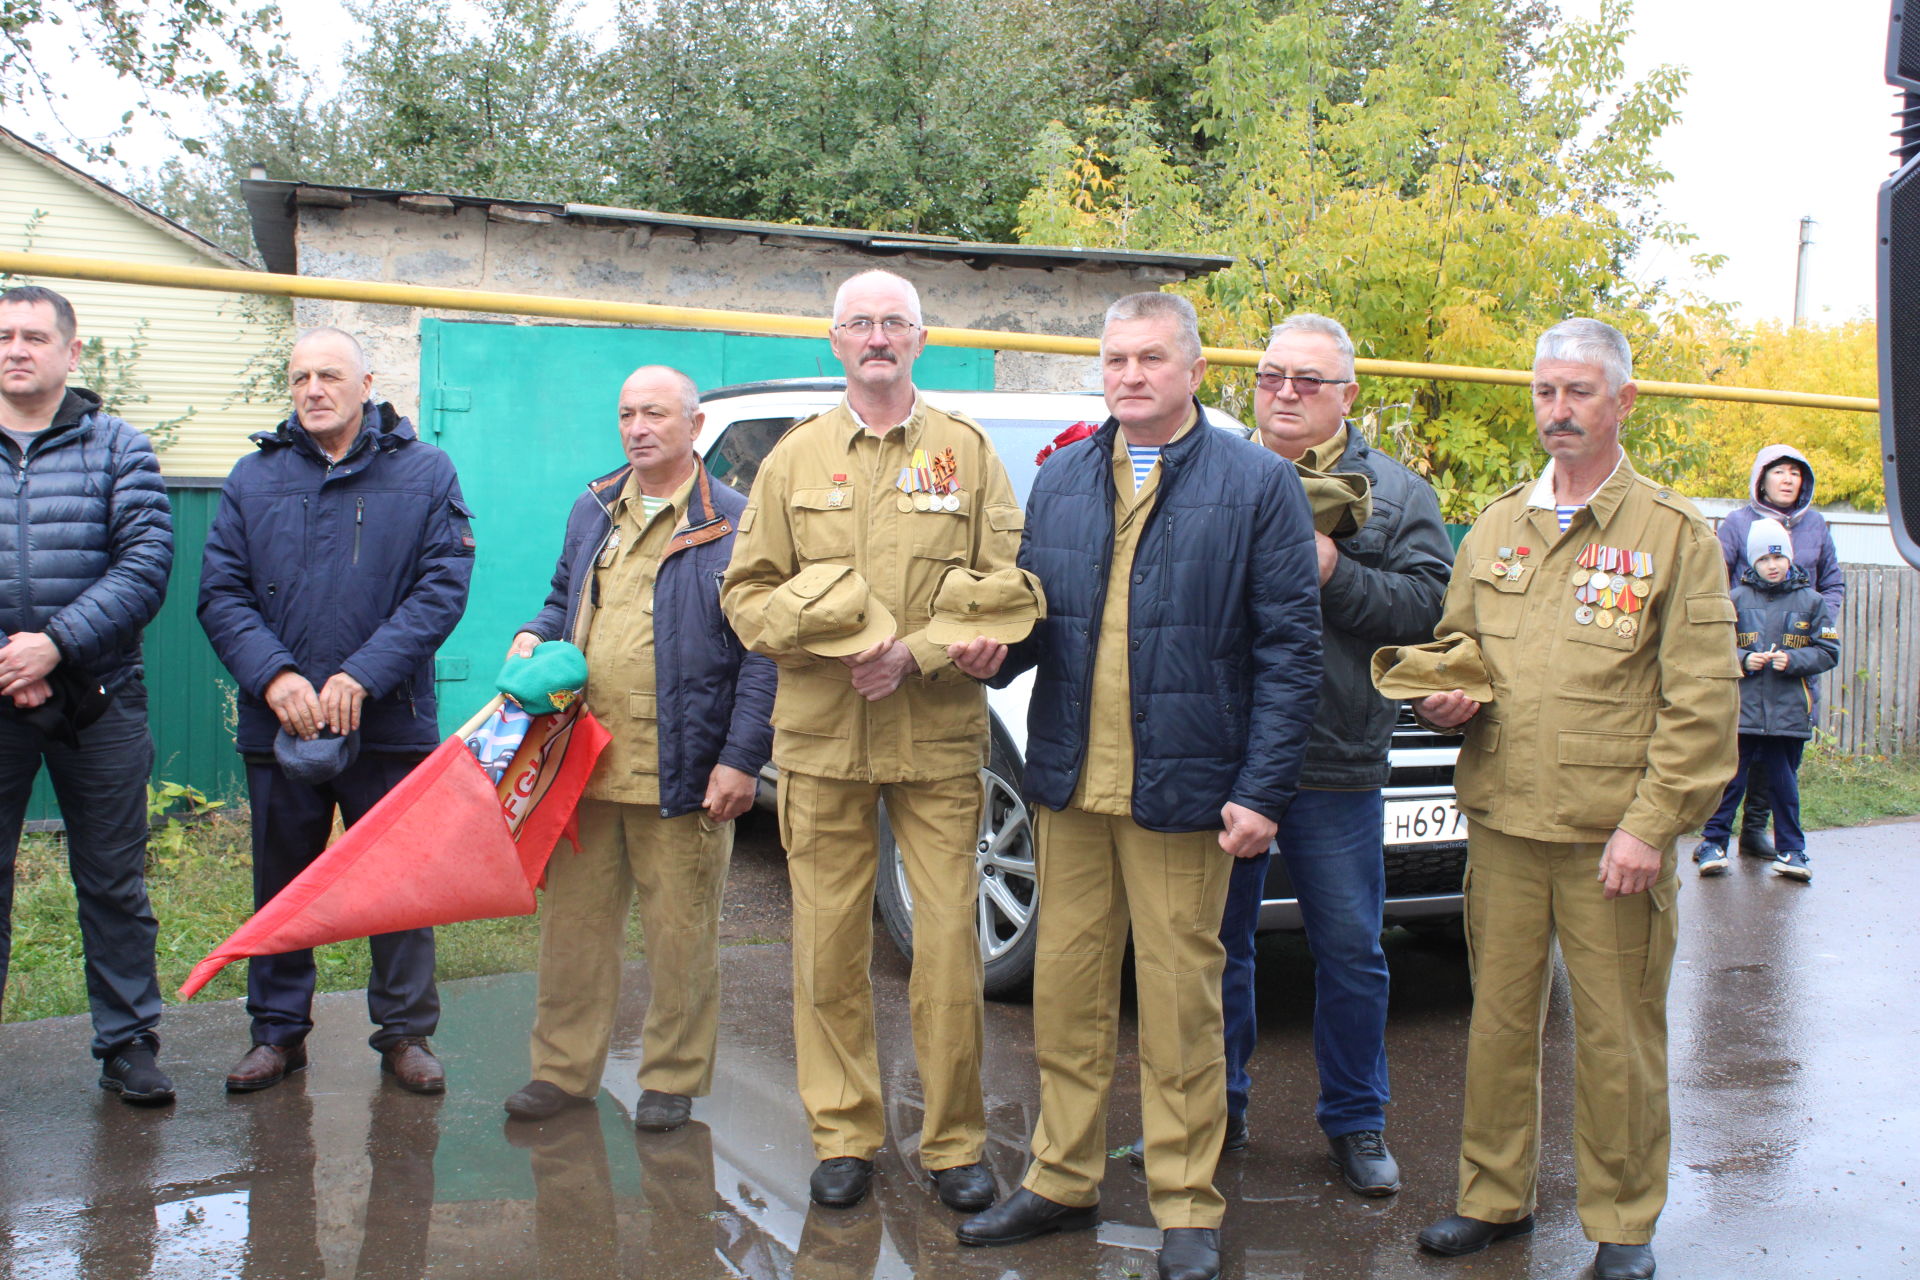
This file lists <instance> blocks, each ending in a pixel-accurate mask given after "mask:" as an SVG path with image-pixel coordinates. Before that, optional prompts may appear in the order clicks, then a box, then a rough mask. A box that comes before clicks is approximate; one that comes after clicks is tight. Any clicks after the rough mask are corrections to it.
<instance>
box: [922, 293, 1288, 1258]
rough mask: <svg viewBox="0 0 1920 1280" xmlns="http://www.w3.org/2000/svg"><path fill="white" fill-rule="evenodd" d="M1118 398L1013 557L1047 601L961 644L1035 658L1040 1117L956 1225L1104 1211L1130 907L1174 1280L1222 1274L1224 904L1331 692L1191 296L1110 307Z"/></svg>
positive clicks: (1151, 1194) (1068, 455)
mask: <svg viewBox="0 0 1920 1280" xmlns="http://www.w3.org/2000/svg"><path fill="white" fill-rule="evenodd" d="M1100 348H1101V363H1102V370H1103V377H1104V380H1105V383H1106V395H1107V407H1108V409H1109V410H1111V412H1112V415H1113V416H1112V417H1110V418H1109V419H1108V420H1107V422H1106V424H1105V425H1104V426H1102V427H1101V428H1100V430H1099V431H1098V432H1096V433H1095V434H1094V435H1093V437H1092V438H1090V439H1088V440H1083V441H1080V442H1077V443H1075V444H1071V445H1069V446H1067V447H1066V448H1064V449H1062V450H1060V451H1059V452H1058V453H1056V454H1054V455H1053V456H1052V457H1051V458H1049V459H1048V460H1047V463H1046V465H1045V466H1043V467H1042V468H1041V470H1040V474H1039V475H1038V477H1036V479H1035V482H1034V487H1033V493H1032V496H1031V497H1030V498H1029V499H1028V503H1027V520H1026V529H1025V532H1024V534H1023V535H1022V540H1021V546H1020V566H1021V567H1022V568H1024V569H1028V570H1031V571H1032V572H1034V573H1035V574H1037V575H1039V578H1040V582H1041V585H1042V587H1043V588H1044V590H1045V592H1046V599H1047V616H1046V618H1045V620H1044V621H1042V622H1041V623H1040V624H1039V626H1038V628H1037V629H1036V630H1035V631H1034V633H1033V635H1032V636H1031V637H1030V638H1029V639H1027V640H1024V641H1022V642H1021V643H1020V644H1018V645H1016V646H1014V647H1013V649H1012V650H1011V652H1009V651H1008V649H1007V648H1006V646H1004V645H997V644H994V643H993V642H992V641H989V640H986V639H984V638H982V639H978V640H975V641H973V642H972V643H971V644H968V645H956V646H954V647H953V649H952V650H951V651H950V656H951V657H952V659H953V661H954V663H955V664H956V665H957V666H959V667H960V669H961V670H962V671H965V672H966V673H967V674H969V675H972V676H974V677H975V678H976V679H986V678H991V679H993V680H994V681H995V682H996V683H1003V682H1005V681H1008V680H1010V679H1012V678H1013V677H1014V676H1015V675H1017V674H1019V673H1020V672H1022V671H1025V670H1027V669H1028V668H1030V667H1032V668H1037V669H1038V670H1037V674H1036V677H1035V681H1034V688H1033V701H1032V704H1031V708H1030V710H1029V713H1028V730H1027V733H1028V737H1027V748H1028V754H1027V771H1026V794H1027V799H1028V801H1029V802H1030V803H1032V804H1034V805H1035V806H1037V808H1038V812H1037V813H1036V819H1037V823H1038V843H1039V855H1038V856H1039V866H1040V897H1041V900H1042V901H1043V902H1044V903H1045V904H1046V908H1045V910H1043V911H1041V913H1040V925H1039V927H1040V935H1039V947H1038V952H1037V954H1038V957H1039V961H1038V963H1039V967H1038V969H1037V970H1036V971H1035V974H1034V983H1033V988H1034V997H1033V999H1034V1006H1033V1015H1034V1016H1033V1023H1034V1048H1035V1054H1036V1056H1037V1058H1038V1059H1039V1063H1040V1119H1039V1123H1038V1124H1037V1125H1036V1126H1035V1128H1034V1133H1033V1141H1032V1151H1033V1163H1032V1164H1031V1165H1030V1166H1029V1167H1028V1169H1027V1174H1026V1177H1025V1179H1024V1180H1023V1182H1022V1185H1021V1187H1020V1189H1019V1190H1017V1191H1015V1192H1014V1193H1013V1194H1012V1195H1010V1196H1008V1197H1007V1198H1006V1199H1004V1200H1002V1201H1001V1202H1000V1203H999V1204H997V1205H995V1206H994V1207H993V1208H992V1209H989V1210H988V1211H987V1212H985V1213H983V1214H980V1215H979V1216H977V1217H974V1218H971V1219H969V1220H968V1221H966V1222H965V1223H963V1224H962V1225H961V1227H960V1232H959V1234H960V1240H961V1242H962V1243H965V1244H976V1245H988V1244H1011V1243H1014V1242H1015V1241H1020V1240H1027V1239H1031V1238H1032V1237H1034V1236H1037V1235H1041V1234H1044V1233H1046V1232H1050V1231H1067V1230H1075V1229H1081V1228H1086V1227H1091V1226H1092V1225H1093V1224H1094V1223H1095V1221H1096V1220H1097V1219H1098V1216H1099V1209H1098V1205H1099V1195H1100V1181H1101V1176H1102V1173H1103V1171H1104V1169H1105V1165H1106V1145H1107V1144H1106V1104H1107V1091H1108V1088H1109V1086H1110V1085H1111V1083H1112V1078H1113V1063H1114V1051H1115V1042H1114V1024H1115V1022H1116V1021H1117V1019H1118V1018H1119V1012H1120V1008H1119V1007H1120V962H1121V957H1122V955H1123V953H1124V952H1125V950H1126V945H1127V934H1128V927H1129V924H1131V927H1132V934H1133V945H1134V960H1135V974H1136V976H1137V979H1138V987H1139V1025H1140V1074H1141V1082H1140V1094H1141V1112H1142V1119H1143V1120H1144V1122H1145V1123H1144V1128H1145V1144H1144V1149H1145V1164H1146V1171H1147V1188H1148V1200H1149V1204H1150V1206H1151V1208H1152V1211H1153V1216H1154V1220H1155V1221H1156V1222H1157V1223H1158V1225H1159V1226H1160V1227H1161V1229H1162V1231H1163V1232H1164V1238H1163V1241H1162V1244H1161V1250H1160V1261H1159V1267H1160V1275H1161V1277H1162V1280H1208V1278H1210V1277H1212V1276H1215V1275H1217V1274H1218V1272H1219V1265H1220V1258H1219V1232H1218V1227H1219V1225H1220V1219H1221V1217H1222V1216H1223V1214H1224V1212H1225V1202H1224V1201H1223V1200H1222V1198H1221V1196H1220V1193H1219V1192H1218V1191H1216V1190H1215V1189H1214V1186H1213V1172H1214V1166H1215V1164H1216V1163H1217V1162H1218V1160H1219V1157H1220V1150H1221V1144H1222V1140H1223V1138H1224V1137H1225V1133H1226V1119H1227V1104H1226V1066H1225V1059H1224V1055H1223V1050H1222V1028H1221V1014H1220V978H1221V972H1222V969H1223V967H1224V961H1225V952H1224V950H1223V949H1222V947H1221V945H1220V919H1221V911H1222V908H1223V907H1224V905H1225V903H1226V896H1227V884H1228V880H1229V872H1230V868H1231V866H1232V863H1233V860H1234V859H1236V858H1249V857H1257V856H1259V855H1260V854H1262V853H1264V852H1265V851H1266V850H1267V847H1268V846H1269V845H1270V844H1271V843H1272V841H1273V836H1274V831H1275V829H1276V828H1277V825H1278V824H1279V822H1280V820H1281V819H1282V818H1284V817H1285V816H1286V812H1287V807H1288V805H1289V804H1291V803H1292V801H1293V795H1294V788H1295V785H1296V783H1297V780H1298V778H1299V774H1300V763H1301V755H1302V752H1303V750H1304V748H1305V747H1306V744H1307V736H1308V732H1309V730H1310V728H1311V726H1312V724H1313V718H1314V707H1315V704H1316V702H1317V701H1318V699H1319V693H1320V608H1319V603H1320V600H1319V591H1318V587H1317V583H1318V574H1317V573H1316V571H1315V566H1314V542H1313V521H1312V517H1311V515H1310V513H1309V511H1308V507H1307V500H1306V495H1305V493H1304V492H1303V491H1302V489H1301V487H1300V482H1299V479H1298V478H1297V477H1296V476H1295V474H1294V469H1293V466H1292V464H1291V463H1288V462H1285V461H1282V460H1281V459H1280V458H1278V457H1276V456H1274V455H1273V454H1272V453H1269V452H1267V451H1266V450H1264V449H1262V448H1260V447H1259V446H1258V445H1256V444H1254V443H1252V442H1251V441H1247V440H1242V439H1239V438H1238V437H1236V436H1234V435H1233V434H1232V433H1230V432H1224V431H1220V430H1217V429H1215V428H1213V427H1210V426H1208V425H1206V421H1205V418H1204V417H1203V416H1202V414H1201V411H1200V405H1199V402H1198V401H1196V400H1195V399H1194V392H1195V391H1196V390H1198V388H1199V386H1200V379H1201V377H1202V375H1203V374H1204V373H1205V371H1206V361H1205V360H1204V359H1203V358H1202V357H1201V354H1200V331H1199V327H1198V324H1197V322H1196V319H1195V317H1194V312H1193V306H1192V304H1190V303H1188V302H1187V301H1186V300H1185V299H1184V298H1180V297H1177V296H1175V295H1172V294H1158V293H1141V294H1133V295H1130V296H1128V297H1125V298H1122V299H1120V301H1118V302H1116V303H1114V304H1113V306H1112V307H1111V308H1109V309H1108V311H1107V317H1106V328H1105V331H1104V333H1103V334H1102V336H1101V340H1100Z"/></svg>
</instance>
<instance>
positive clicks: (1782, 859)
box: [1693, 519, 1840, 882]
mask: <svg viewBox="0 0 1920 1280" xmlns="http://www.w3.org/2000/svg"><path fill="white" fill-rule="evenodd" d="M1745 550H1746V562H1747V568H1746V570H1745V571H1744V572H1743V573H1742V574H1741V575H1740V580H1739V581H1738V582H1736V583H1735V584H1734V586H1733V591H1732V595H1733V607H1734V610H1735V612H1736V614H1737V615H1738V621H1736V622H1735V624H1734V631H1735V641H1736V643H1737V644H1738V645H1739V649H1740V674H1741V682H1740V765H1739V768H1738V769H1737V770H1735V772H1734V775H1733V781H1731V782H1729V783H1728V784H1727V790H1726V793H1725V794H1724V795H1723V796H1722V797H1721V799H1720V808H1719V810H1718V811H1717V812H1716V813H1715V814H1714V815H1713V817H1712V818H1710V819H1708V821H1707V826H1706V830H1705V831H1704V832H1703V833H1702V835H1701V840H1700V846H1699V848H1697V849H1695V850H1694V853H1693V861H1694V865H1695V866H1696V867H1698V868H1699V871H1700V874H1701V875H1703V876H1713V875H1719V874H1721V873H1722V872H1724V871H1725V870H1726V869H1727V839H1728V837H1729V836H1731V835H1732V833H1733V815H1734V810H1736V809H1737V808H1739V806H1740V798H1741V796H1742V795H1744V794H1745V793H1746V789H1747V779H1748V778H1749V777H1750V776H1752V775H1753V773H1754V772H1755V771H1756V770H1757V771H1758V772H1759V773H1760V775H1761V776H1763V777H1764V778H1765V779H1766V782H1767V786H1768V788H1769V790H1770V791H1771V792H1772V794H1773V831H1774V843H1775V846H1776V847H1777V848H1778V849H1779V851H1780V856H1779V860H1778V861H1777V862H1775V863H1774V864H1773V869H1774V870H1775V871H1777V872H1779V873H1780V874H1781V875H1784V876H1789V877H1791V878H1793V879H1796V880H1800V881H1803V882H1806V881H1811V880H1812V879H1813V870H1812V868H1811V866H1809V864H1808V861H1807V839H1806V833H1805V832H1803V831H1802V830H1801V829H1800V753H1801V752H1802V751H1803V750H1804V749H1805V748H1806V745H1807V739H1809V738H1811V737H1812V736H1813V708H1814V698H1813V686H1812V680H1813V677H1815V676H1817V675H1819V674H1820V673H1821V672H1823V671H1826V670H1829V669H1830V668H1832V667H1833V665H1834V664H1835V663H1837V662H1838V661H1840V632H1839V631H1838V630H1837V629H1836V627H1835V625H1834V619H1833V615H1832V613H1831V612H1829V610H1828V608H1827V604H1826V601H1825V600H1824V599H1822V598H1821V595H1820V592H1819V591H1817V590H1815V589H1814V587H1813V585H1812V583H1810V582H1809V581H1808V580H1807V574H1806V571H1805V570H1804V569H1802V568H1801V567H1800V566H1799V565H1797V564H1795V563H1794V559H1793V538H1792V535H1790V534H1789V533H1788V532H1787V529H1786V526H1785V525H1782V524H1781V523H1780V522H1779V521H1777V520H1770V519H1767V520H1756V521H1754V522H1753V525H1752V527H1751V528H1750V529H1749V530H1748V531H1747V544H1746V548H1745Z"/></svg>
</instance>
